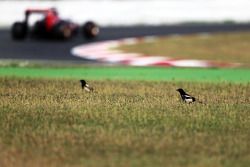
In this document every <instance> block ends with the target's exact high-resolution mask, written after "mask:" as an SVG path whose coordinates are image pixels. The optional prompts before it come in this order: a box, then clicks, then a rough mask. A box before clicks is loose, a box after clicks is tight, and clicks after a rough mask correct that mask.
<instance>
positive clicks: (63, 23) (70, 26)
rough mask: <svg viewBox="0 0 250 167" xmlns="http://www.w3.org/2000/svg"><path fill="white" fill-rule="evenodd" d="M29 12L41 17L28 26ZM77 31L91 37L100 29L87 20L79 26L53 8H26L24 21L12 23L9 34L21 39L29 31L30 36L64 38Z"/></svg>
mask: <svg viewBox="0 0 250 167" xmlns="http://www.w3.org/2000/svg"><path fill="white" fill-rule="evenodd" d="M31 14H40V15H42V19H41V20H38V21H36V22H35V23H34V25H33V26H31V27H29V18H30V16H31ZM79 31H80V32H81V33H82V35H83V36H84V37H85V38H87V39H92V38H95V37H97V36H98V34H99V31H100V30H99V27H98V26H97V24H96V23H94V22H93V21H87V22H86V23H85V24H84V25H83V26H80V25H78V24H77V23H74V22H72V21H70V20H64V19H61V18H60V17H59V15H58V12H57V10H56V9H55V8H49V9H27V10H26V11H25V19H24V21H22V22H15V23H14V24H13V25H12V27H11V36H12V38H13V39H14V40H23V39H25V38H26V37H27V36H28V34H29V33H30V34H31V36H32V37H38V38H48V39H64V40H65V39H69V38H71V37H73V36H75V35H76V34H78V32H79Z"/></svg>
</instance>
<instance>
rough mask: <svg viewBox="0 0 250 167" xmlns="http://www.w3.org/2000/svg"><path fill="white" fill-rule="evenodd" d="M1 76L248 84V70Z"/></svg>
mask: <svg viewBox="0 0 250 167" xmlns="http://www.w3.org/2000/svg"><path fill="white" fill-rule="evenodd" d="M0 76H16V77H30V78H41V77H42V78H68V79H70V78H73V79H82V78H83V79H88V80H93V79H94V80H107V79H110V80H114V79H115V80H151V81H152V80H156V81H167V80H168V81H199V82H231V83H249V82H250V70H249V69H199V68H159V67H95V66H94V67H81V68H34V67H33V68H32V67H0Z"/></svg>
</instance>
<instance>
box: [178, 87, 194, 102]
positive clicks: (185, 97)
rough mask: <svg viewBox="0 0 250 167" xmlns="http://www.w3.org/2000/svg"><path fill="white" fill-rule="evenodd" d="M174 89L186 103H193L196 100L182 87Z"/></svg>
mask: <svg viewBox="0 0 250 167" xmlns="http://www.w3.org/2000/svg"><path fill="white" fill-rule="evenodd" d="M176 91H178V92H179V93H180V95H181V98H182V100H183V101H184V102H186V103H193V102H195V101H196V99H195V97H193V96H191V95H189V94H187V93H186V92H185V91H184V90H183V89H181V88H179V89H177V90H176Z"/></svg>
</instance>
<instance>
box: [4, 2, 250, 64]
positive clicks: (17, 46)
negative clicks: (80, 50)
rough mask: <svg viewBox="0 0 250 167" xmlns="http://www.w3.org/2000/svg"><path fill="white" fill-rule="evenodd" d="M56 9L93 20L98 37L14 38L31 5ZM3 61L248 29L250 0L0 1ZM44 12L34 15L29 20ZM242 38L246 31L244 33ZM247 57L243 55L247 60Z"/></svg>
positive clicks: (59, 57)
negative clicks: (133, 40)
mask: <svg viewBox="0 0 250 167" xmlns="http://www.w3.org/2000/svg"><path fill="white" fill-rule="evenodd" d="M52 7H53V8H56V9H57V10H58V12H59V15H60V17H61V18H63V19H69V20H72V21H73V22H75V23H78V24H79V25H82V24H83V23H85V22H86V21H89V20H91V21H94V22H95V23H97V25H98V26H99V27H100V34H99V36H98V37H97V38H94V39H92V40H88V39H85V38H83V37H82V36H77V37H76V38H72V39H70V40H68V41H64V42H63V43H62V42H58V41H52V42H51V41H48V40H46V41H44V40H40V41H37V40H32V39H30V38H28V39H26V40H22V41H18V42H17V41H14V40H12V39H11V34H10V29H11V26H12V25H13V23H14V22H16V21H22V20H24V17H25V15H24V13H25V10H27V9H46V8H52ZM0 11H1V15H0V39H1V41H0V59H2V60H5V59H11V60H12V59H15V60H16V59H17V60H20V59H21V60H23V59H25V60H31V59H32V60H33V59H35V60H56V61H58V60H63V61H64V60H67V61H76V62H79V61H81V63H82V62H84V63H85V62H88V61H87V60H86V59H82V58H79V57H74V56H73V55H72V54H71V49H72V48H73V47H75V46H78V45H81V44H88V43H92V42H99V41H106V40H114V39H121V38H129V37H144V36H149V35H154V36H164V35H173V34H193V33H210V32H228V31H230V32H232V31H243V30H244V31H245V30H250V24H249V21H250V1H249V0H237V1H228V0H210V1H207V0H73V1H72V0H1V1H0ZM41 17H43V16H39V15H35V16H32V17H31V18H30V21H29V24H34V23H35V22H36V21H37V20H38V19H40V18H41ZM243 36H244V35H243ZM244 61H245V59H244Z"/></svg>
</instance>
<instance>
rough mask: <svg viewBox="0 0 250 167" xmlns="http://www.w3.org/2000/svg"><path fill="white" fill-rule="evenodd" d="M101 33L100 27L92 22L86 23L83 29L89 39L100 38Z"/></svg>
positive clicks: (84, 34)
mask: <svg viewBox="0 0 250 167" xmlns="http://www.w3.org/2000/svg"><path fill="white" fill-rule="evenodd" d="M99 32H100V30H99V27H98V26H97V25H96V24H95V23H94V22H92V21H88V22H86V23H85V24H84V25H83V27H82V34H83V36H84V37H85V38H87V39H91V38H94V37H96V36H98V34H99Z"/></svg>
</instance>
